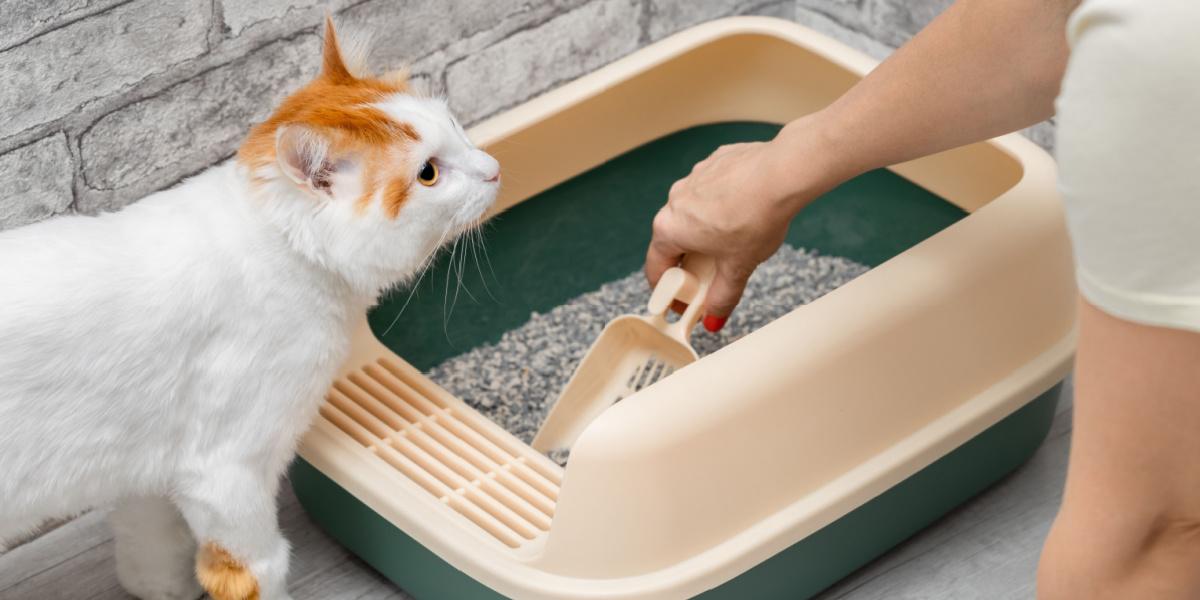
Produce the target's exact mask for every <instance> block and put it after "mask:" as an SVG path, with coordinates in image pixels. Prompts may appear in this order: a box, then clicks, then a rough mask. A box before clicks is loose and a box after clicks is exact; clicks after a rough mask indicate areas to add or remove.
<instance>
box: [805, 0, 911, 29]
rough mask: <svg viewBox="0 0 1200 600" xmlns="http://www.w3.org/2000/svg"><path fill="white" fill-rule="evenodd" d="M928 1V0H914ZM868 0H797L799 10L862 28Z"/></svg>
mask: <svg viewBox="0 0 1200 600" xmlns="http://www.w3.org/2000/svg"><path fill="white" fill-rule="evenodd" d="M913 1H914V2H927V1H928V0H913ZM864 2H866V0H796V8H797V9H798V10H797V12H806V11H807V12H810V13H817V14H820V15H823V16H825V17H828V18H829V19H831V20H833V21H834V22H836V23H839V24H840V25H841V26H843V27H848V28H852V29H861V26H862V23H863V21H864V18H863V17H864V15H863V12H864V11H863V3H864Z"/></svg>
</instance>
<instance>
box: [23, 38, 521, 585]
mask: <svg viewBox="0 0 1200 600" xmlns="http://www.w3.org/2000/svg"><path fill="white" fill-rule="evenodd" d="M350 47H351V46H350V45H345V46H343V45H339V43H338V39H337V35H336V34H335V31H334V28H333V22H332V20H329V19H327V20H326V24H325V39H324V48H323V56H322V67H321V72H320V75H319V76H317V77H316V79H314V80H313V81H312V82H310V83H308V85H307V86H305V87H304V88H302V89H300V90H299V91H297V92H296V93H294V94H293V95H291V96H289V97H288V98H287V99H286V100H284V101H283V103H282V104H281V105H280V106H279V107H278V108H277V110H276V111H275V112H274V114H272V116H271V117H270V118H269V119H267V120H266V121H265V122H263V123H261V124H259V125H257V126H255V127H254V128H252V129H251V131H250V133H249V135H248V137H247V138H246V139H245V141H244V142H243V144H242V146H241V147H240V149H239V150H238V153H237V155H236V156H235V157H234V158H233V159H231V160H229V161H227V162H225V163H222V164H219V165H217V166H215V167H213V168H211V169H209V170H207V171H205V172H203V173H201V174H199V175H196V176H194V177H192V178H190V179H187V180H186V181H184V182H182V183H181V184H179V185H178V186H176V187H174V188H171V189H168V190H165V191H161V192H158V193H155V194H152V195H150V196H148V197H146V198H145V199H143V200H141V201H140V202H137V203H135V204H132V205H130V206H128V207H126V208H125V209H123V210H121V211H119V212H116V213H110V214H104V215H100V216H95V217H88V216H63V217H58V218H55V219H52V220H49V221H44V222H41V223H37V224H33V225H29V226H26V227H23V228H18V229H15V230H9V231H4V232H0V545H2V543H3V540H4V539H12V538H13V537H14V536H17V535H21V534H22V533H25V532H28V531H29V530H30V529H31V528H32V527H34V526H36V525H37V524H38V523H39V522H41V521H43V520H44V519H47V518H51V517H60V516H65V515H71V514H74V513H78V512H79V511H81V510H85V509H88V508H90V507H95V506H104V505H114V508H113V511H112V513H111V515H112V517H111V521H112V527H113V532H114V537H115V551H116V559H117V560H116V565H117V576H118V579H119V580H120V581H121V584H122V585H123V586H124V587H125V588H126V589H127V590H128V591H129V592H130V593H132V594H133V595H135V596H138V597H140V598H144V599H191V598H195V597H197V596H199V595H201V594H202V593H203V592H202V588H203V590H205V591H207V592H208V593H209V594H210V595H211V596H212V597H213V598H214V599H216V600H227V599H250V598H262V599H264V600H277V599H284V598H287V597H288V594H287V588H286V575H287V568H288V554H289V547H288V544H287V541H286V540H285V539H284V538H283V537H282V535H281V534H280V532H279V528H278V524H277V518H276V514H275V495H276V491H277V490H278V486H279V480H280V477H281V475H282V473H283V471H284V469H285V468H286V466H287V464H288V462H289V461H290V460H291V458H292V455H293V452H294V451H295V447H296V444H297V441H298V439H299V437H300V436H301V434H303V433H304V431H305V430H306V429H307V427H308V425H309V423H310V420H311V419H312V418H313V417H314V415H315V414H316V411H317V408H318V406H319V403H320V402H321V400H322V397H323V395H324V393H325V391H326V389H327V387H328V386H329V385H330V382H331V381H332V379H333V376H334V374H335V371H336V369H337V368H338V367H339V366H340V363H341V362H342V361H343V360H344V358H345V356H346V353H347V351H348V344H349V334H350V330H349V328H350V326H351V323H352V321H353V320H354V319H355V318H356V317H361V315H362V313H363V312H364V311H365V310H367V309H368V308H369V307H370V306H371V305H372V304H373V303H374V301H375V299H376V297H377V296H378V295H379V294H380V293H381V292H382V291H383V290H385V289H387V288H389V287H392V286H394V285H396V284H399V283H402V282H405V281H409V280H411V279H412V277H413V276H414V275H415V274H416V273H417V272H418V271H419V270H420V269H421V268H422V266H423V265H425V264H426V263H427V261H429V260H430V259H431V257H432V255H433V253H434V252H435V251H436V249H437V248H438V247H440V246H441V245H442V244H444V243H446V242H447V241H449V240H452V239H454V238H455V237H457V236H458V235H460V234H462V233H464V232H465V231H467V230H469V229H470V228H472V227H474V226H476V225H477V224H478V223H479V222H480V221H481V219H482V218H483V217H484V215H485V214H486V212H487V210H488V209H489V208H490V207H491V206H492V204H493V203H494V201H495V199H496V196H497V193H498V190H499V185H500V166H499V164H498V163H497V161H496V160H495V159H494V158H493V157H492V156H490V155H489V154H487V153H485V152H484V151H482V150H480V149H478V148H476V147H475V146H474V145H472V143H471V142H470V141H469V140H468V139H467V136H466V134H465V133H464V132H463V129H462V127H461V126H459V125H458V123H457V122H456V121H455V119H454V117H453V116H452V115H451V114H450V112H449V110H448V108H447V106H446V105H445V103H444V102H442V101H440V100H437V99H431V98H424V97H418V96H417V95H414V94H412V93H410V91H409V90H408V87H407V76H406V75H404V74H403V73H394V74H388V75H383V76H378V77H374V76H368V75H365V74H363V73H362V68H361V65H362V64H363V61H362V57H361V56H352V53H351V52H348V51H346V52H343V50H344V49H347V48H350Z"/></svg>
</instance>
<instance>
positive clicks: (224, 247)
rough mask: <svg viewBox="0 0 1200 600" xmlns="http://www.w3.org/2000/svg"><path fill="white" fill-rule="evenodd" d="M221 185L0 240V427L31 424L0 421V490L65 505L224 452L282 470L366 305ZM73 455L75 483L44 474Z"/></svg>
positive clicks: (157, 479) (145, 486)
mask: <svg viewBox="0 0 1200 600" xmlns="http://www.w3.org/2000/svg"><path fill="white" fill-rule="evenodd" d="M229 178H230V173H229V170H228V169H227V168H224V167H219V168H217V169H214V170H212V171H211V172H209V173H205V174H203V175H201V176H199V177H198V178H196V179H194V180H192V181H190V182H188V183H186V184H184V185H183V186H180V187H179V188H175V189H173V190H170V191H168V192H164V193H162V194H159V195H156V196H152V197H150V198H147V199H146V200H144V201H142V203H139V205H135V206H133V207H131V208H130V209H128V210H126V211H124V212H122V213H119V214H116V215H106V216H104V217H101V218H100V220H101V222H96V221H91V220H88V219H82V218H78V219H64V220H62V222H60V223H55V222H49V223H46V224H45V225H43V226H34V227H31V228H28V229H25V230H17V231H14V232H6V233H5V234H4V235H0V263H2V264H3V265H4V267H5V268H4V269H2V271H3V273H2V274H0V310H3V311H4V312H5V313H7V315H8V318H6V319H4V320H3V322H2V323H0V337H3V338H4V339H5V343H4V344H3V346H2V347H0V422H27V423H32V422H37V423H40V426H39V427H38V428H31V429H23V430H5V431H0V472H5V473H6V474H7V476H6V477H5V478H0V497H5V498H17V497H20V496H28V494H23V493H22V492H21V490H22V489H25V490H29V489H40V490H41V492H40V493H39V496H41V497H39V498H32V497H28V498H25V500H26V502H27V503H29V504H31V505H35V504H39V503H40V504H43V505H44V504H45V503H47V502H49V503H54V502H56V501H58V499H62V500H63V501H64V506H66V505H67V504H78V500H79V499H80V497H87V498H90V499H91V500H92V501H93V502H96V501H103V500H105V499H107V496H109V495H111V494H113V493H114V491H123V492H125V493H128V492H129V491H130V490H134V491H142V492H147V493H162V492H163V491H166V490H169V489H171V487H172V486H173V485H175V483H176V480H177V479H178V478H181V477H188V476H191V475H197V474H200V473H202V472H203V471H204V470H206V469H209V468H211V467H212V466H213V465H217V464H227V463H229V462H230V461H235V462H240V463H244V464H247V465H251V466H253V467H255V468H261V469H263V470H264V472H278V471H279V470H280V469H282V466H283V464H284V463H285V462H286V461H287V460H288V458H289V457H290V455H291V452H292V450H293V448H294V445H295V441H296V438H297V437H298V436H299V435H300V434H301V433H303V430H304V428H305V427H306V426H307V424H308V423H309V422H310V420H311V418H312V416H313V415H314V414H315V411H316V408H317V405H318V403H319V402H320V400H321V397H322V395H323V393H324V391H325V388H326V386H327V385H328V382H329V381H330V379H331V378H332V376H333V374H334V371H335V370H336V369H337V367H338V366H339V365H340V363H341V361H342V360H343V358H344V356H345V352H346V349H347V345H348V336H349V330H350V326H351V323H352V322H353V319H354V318H355V317H357V316H359V315H360V314H361V312H362V311H363V310H365V308H366V306H367V304H366V301H365V299H363V298H362V297H361V296H359V295H356V294H355V293H354V292H352V291H351V290H350V289H349V288H348V287H347V286H346V285H345V284H344V282H342V281H339V280H338V279H337V277H336V276H333V275H332V274H331V273H329V271H327V270H324V269H322V268H320V266H319V265H316V264H314V263H313V262H312V260H311V259H310V258H306V257H305V256H302V255H301V254H299V253H297V252H295V251H293V250H292V249H291V247H290V246H289V244H288V242H287V240H286V239H285V238H284V237H283V236H282V235H281V234H280V233H279V232H278V231H276V230H274V229H273V228H272V227H271V225H270V224H269V223H265V222H264V221H262V220H261V219H260V218H258V216H257V215H256V213H255V212H254V211H253V210H248V209H247V206H246V204H245V202H246V200H247V199H246V198H239V197H236V195H233V196H231V195H230V194H229V193H228V187H227V184H228V180H229ZM239 202H241V203H243V204H239ZM84 432H86V434H84ZM47 439H52V440H55V441H54V443H52V444H46V443H45V442H44V441H45V440H47ZM81 461H82V462H83V463H85V464H86V469H88V470H89V472H90V473H91V475H92V476H89V477H87V478H84V479H83V480H82V485H80V483H81V482H80V481H76V482H74V484H73V485H72V486H71V488H70V489H66V487H64V489H55V488H56V487H57V486H55V485H53V481H52V480H51V481H49V482H48V481H47V478H46V472H47V469H48V468H49V469H53V468H55V465H79V464H80V462H81ZM34 480H38V482H39V485H38V486H30V485H28V484H29V483H30V482H32V481H34ZM47 483H50V485H46V484H47ZM43 508H44V506H43Z"/></svg>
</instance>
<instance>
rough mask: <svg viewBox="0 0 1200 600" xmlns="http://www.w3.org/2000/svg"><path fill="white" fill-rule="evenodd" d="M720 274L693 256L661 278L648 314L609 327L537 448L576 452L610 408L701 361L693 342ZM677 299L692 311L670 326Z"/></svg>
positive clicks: (573, 380)
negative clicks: (706, 298)
mask: <svg viewBox="0 0 1200 600" xmlns="http://www.w3.org/2000/svg"><path fill="white" fill-rule="evenodd" d="M715 274H716V264H715V263H714V262H713V260H712V259H711V258H709V257H707V256H697V255H688V256H686V257H684V260H683V264H682V265H680V266H679V267H672V268H670V269H667V271H666V272H665V273H663V275H662V278H661V279H659V281H658V285H656V286H655V287H654V291H653V292H652V293H651V295H650V300H649V302H648V306H647V307H646V308H647V312H649V313H650V314H649V315H648V316H640V315H622V316H620V317H617V318H616V319H613V320H612V322H611V323H609V324H608V325H607V326H605V328H604V330H603V331H601V332H600V337H598V338H596V342H595V343H594V344H593V345H592V347H591V348H590V349H588V352H587V354H586V355H584V357H583V360H582V361H580V363H579V366H578V367H577V368H576V370H575V373H574V374H573V375H572V376H571V379H570V381H568V382H567V385H566V387H565V388H563V393H562V395H561V396H559V398H558V400H557V401H556V402H555V403H554V406H553V407H551V409H550V412H549V414H547V415H546V420H545V422H543V423H542V426H541V428H540V429H538V432H537V435H536V436H535V437H534V438H533V444H532V445H533V448H534V450H537V451H539V452H552V451H555V450H565V449H568V448H570V447H571V445H572V444H574V443H575V440H576V439H578V438H579V435H580V434H581V433H583V430H584V429H586V428H587V426H588V425H590V424H591V422H592V421H593V420H595V419H596V417H598V416H600V413H603V412H604V411H605V410H606V409H607V408H608V407H610V406H612V405H613V404H616V403H617V402H618V401H620V400H623V399H624V398H626V397H628V396H630V395H632V394H634V393H636V392H638V391H641V390H642V389H644V388H648V387H650V386H651V385H653V384H655V383H657V382H658V381H661V380H662V379H665V378H666V377H667V376H669V375H670V374H671V373H673V372H674V371H675V370H677V369H680V368H682V367H683V366H684V365H687V364H689V363H692V362H694V361H695V360H696V359H697V358H699V356H697V355H696V351H695V350H694V349H693V348H692V344H691V341H690V339H689V338H690V337H691V332H692V329H693V328H695V326H696V322H697V321H699V320H700V315H701V312H702V310H703V308H704V307H703V301H704V296H705V294H707V293H708V288H709V286H710V285H711V284H712V280H713V276H714V275H715ZM676 300H678V301H680V302H683V303H684V304H687V308H686V309H684V311H683V314H682V315H680V316H679V318H678V319H677V320H675V321H674V322H670V321H668V320H667V312H668V311H669V310H670V308H671V303H672V302H674V301H676Z"/></svg>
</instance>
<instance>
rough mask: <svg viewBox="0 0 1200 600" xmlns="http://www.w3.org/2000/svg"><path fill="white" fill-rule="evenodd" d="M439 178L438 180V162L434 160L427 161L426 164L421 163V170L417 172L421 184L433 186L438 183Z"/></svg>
mask: <svg viewBox="0 0 1200 600" xmlns="http://www.w3.org/2000/svg"><path fill="white" fill-rule="evenodd" d="M437 180H438V167H437V164H436V163H434V162H433V161H432V160H427V161H425V164H423V165H421V172H420V173H417V181H418V182H420V183H421V185H423V186H426V187H428V186H431V185H433V184H435V183H437Z"/></svg>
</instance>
